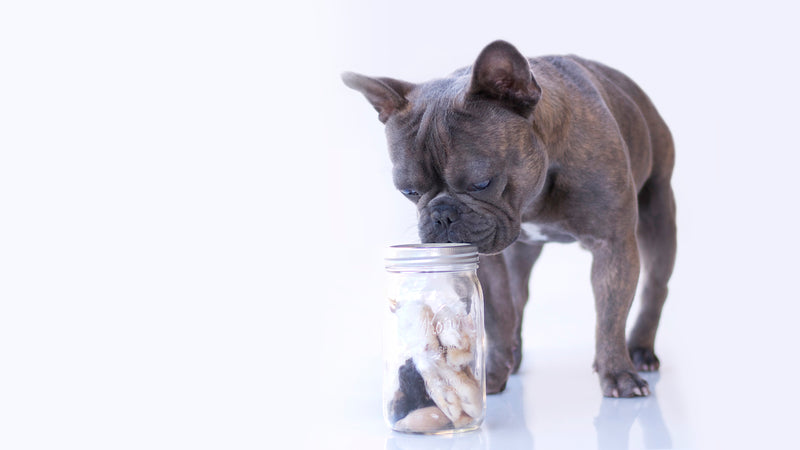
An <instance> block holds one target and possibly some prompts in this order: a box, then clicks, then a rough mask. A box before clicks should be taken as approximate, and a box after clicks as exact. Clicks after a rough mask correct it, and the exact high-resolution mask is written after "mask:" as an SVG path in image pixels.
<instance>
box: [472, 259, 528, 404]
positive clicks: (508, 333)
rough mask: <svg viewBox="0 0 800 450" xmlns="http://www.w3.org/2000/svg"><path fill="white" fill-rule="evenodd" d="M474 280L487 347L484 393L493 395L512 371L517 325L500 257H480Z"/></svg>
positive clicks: (506, 269) (506, 273) (517, 319)
mask: <svg viewBox="0 0 800 450" xmlns="http://www.w3.org/2000/svg"><path fill="white" fill-rule="evenodd" d="M478 279H479V280H480V282H481V286H482V287H483V299H484V313H485V315H484V323H485V324H486V341H487V346H488V348H487V355H486V392H487V393H488V394H496V393H498V392H502V391H503V389H505V388H506V382H507V381H508V377H509V376H510V375H511V372H512V371H513V370H514V366H515V360H514V342H515V332H516V326H517V323H518V322H519V317H518V315H517V311H516V309H515V308H514V302H513V301H512V298H511V287H510V283H509V276H508V267H507V266H506V262H505V259H504V258H503V255H502V254H496V255H481V259H480V265H479V267H478Z"/></svg>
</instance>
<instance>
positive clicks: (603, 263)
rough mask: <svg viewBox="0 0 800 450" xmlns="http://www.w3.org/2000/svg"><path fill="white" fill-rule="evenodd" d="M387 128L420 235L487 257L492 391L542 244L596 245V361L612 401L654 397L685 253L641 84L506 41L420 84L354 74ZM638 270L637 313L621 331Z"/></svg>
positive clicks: (507, 357) (515, 356)
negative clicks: (651, 381) (667, 304)
mask: <svg viewBox="0 0 800 450" xmlns="http://www.w3.org/2000/svg"><path fill="white" fill-rule="evenodd" d="M342 78H343V80H344V83H345V84H346V85H347V86H348V87H351V88H353V89H355V90H357V91H360V92H361V93H362V94H363V95H364V96H365V97H366V99H367V100H368V101H369V102H370V103H371V104H372V106H373V107H374V108H375V109H376V110H377V112H378V119H379V120H380V121H381V122H383V123H384V124H385V129H386V136H387V141H388V148H389V155H390V159H391V162H392V167H393V170H392V172H393V179H394V180H393V181H394V184H395V186H396V187H397V189H398V190H399V191H400V193H402V195H404V196H405V197H407V198H408V199H409V200H411V201H412V202H414V203H415V204H416V207H417V211H418V213H419V236H420V239H421V240H422V242H467V243H471V244H474V245H476V246H477V248H478V251H479V252H480V253H481V259H480V267H479V269H478V278H479V280H480V282H481V284H482V286H483V289H484V298H485V322H486V334H487V342H488V352H487V392H489V393H497V392H501V391H502V390H503V389H505V385H506V382H507V380H508V377H509V376H510V374H512V373H514V372H516V371H517V370H518V369H519V367H520V361H521V357H522V348H521V345H522V338H521V323H522V313H523V309H524V307H525V304H526V302H527V300H528V293H529V279H530V273H531V269H532V267H533V265H534V263H535V262H536V259H537V258H538V257H539V255H540V253H541V251H542V246H543V245H544V244H545V243H547V242H576V241H577V242H578V243H579V244H580V245H581V246H582V247H583V248H585V249H587V250H588V251H590V252H591V253H592V267H591V283H592V288H593V293H594V298H595V309H596V328H595V341H596V342H595V360H594V366H593V367H594V369H595V371H596V372H597V374H598V375H599V378H600V385H601V388H602V392H603V395H605V396H607V397H634V396H644V395H648V394H649V393H650V390H649V387H648V384H647V382H646V381H645V380H643V379H642V377H640V376H639V374H638V371H655V370H658V368H659V364H660V363H659V359H658V358H657V357H656V354H655V352H654V350H653V347H654V342H655V337H656V328H657V327H658V323H659V320H660V316H661V310H662V306H663V305H664V301H665V299H666V297H667V282H668V281H669V278H670V276H671V274H672V270H673V266H674V262H675V253H676V226H675V200H674V196H673V192H672V187H671V182H670V180H671V176H672V170H673V166H674V145H673V140H672V136H671V134H670V131H669V129H668V128H667V125H666V124H665V123H664V120H663V119H662V118H661V116H660V115H659V113H658V112H657V111H656V108H655V107H654V106H653V104H652V102H651V101H650V99H649V98H648V97H647V95H646V94H645V93H644V92H643V91H642V89H640V88H639V86H637V85H636V84H635V83H634V82H633V81H632V80H631V79H630V78H628V77H627V76H625V75H623V74H622V73H621V72H619V71H617V70H615V69H612V68H610V67H608V66H605V65H603V64H600V63H598V62H594V61H590V60H587V59H583V58H580V57H578V56H574V55H569V56H544V57H538V58H531V59H528V58H525V57H524V56H523V55H522V54H521V53H520V52H519V51H518V50H517V49H516V48H515V47H514V46H512V45H511V44H509V43H508V42H505V41H495V42H492V43H490V44H489V45H488V46H486V47H485V48H484V49H483V50H482V51H481V52H480V54H479V55H478V57H477V59H476V60H475V62H474V64H473V65H472V66H470V67H466V68H463V69H460V70H457V71H455V72H454V73H452V74H451V75H449V76H447V77H445V78H441V79H436V80H433V81H429V82H425V83H419V84H415V83H410V82H406V81H400V80H396V79H392V78H373V77H367V76H364V75H359V74H355V73H350V72H347V73H344V74H343V75H342ZM640 268H641V269H643V274H644V275H643V278H644V279H643V283H644V285H643V289H642V291H641V295H642V308H641V311H640V312H639V315H638V317H637V319H636V323H635V326H634V328H633V329H632V331H631V333H630V336H628V338H627V341H626V336H625V326H626V321H627V316H628V311H629V309H630V307H631V303H632V301H633V297H634V294H635V292H636V289H637V283H638V281H639V275H640Z"/></svg>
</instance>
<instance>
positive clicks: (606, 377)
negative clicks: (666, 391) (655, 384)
mask: <svg viewBox="0 0 800 450" xmlns="http://www.w3.org/2000/svg"><path fill="white" fill-rule="evenodd" d="M600 385H601V386H602V388H603V395H604V396H606V397H644V396H646V395H650V386H649V385H648V384H647V381H645V380H643V379H642V378H641V377H640V376H639V375H638V374H637V373H636V372H634V371H630V370H623V371H619V372H613V373H606V374H600Z"/></svg>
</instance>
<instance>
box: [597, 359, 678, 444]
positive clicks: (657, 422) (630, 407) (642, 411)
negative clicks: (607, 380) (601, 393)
mask: <svg viewBox="0 0 800 450" xmlns="http://www.w3.org/2000/svg"><path fill="white" fill-rule="evenodd" d="M642 377H643V378H644V379H646V380H647V382H648V383H649V384H650V390H651V392H652V394H650V395H649V396H648V397H640V398H608V397H605V398H603V400H602V402H601V403H600V411H599V412H598V413H597V417H595V419H594V427H595V429H596V430H597V448H599V449H600V450H610V449H626V448H628V447H629V442H628V441H629V439H630V430H631V426H633V423H634V422H636V420H637V419H638V421H639V425H640V426H641V427H642V434H643V435H644V447H645V448H648V449H662V448H663V449H666V448H672V439H671V437H670V434H669V430H667V426H666V424H665V423H664V418H663V417H662V415H661V408H660V407H659V406H658V396H657V394H656V389H655V387H656V383H658V380H659V374H658V372H654V373H649V374H642Z"/></svg>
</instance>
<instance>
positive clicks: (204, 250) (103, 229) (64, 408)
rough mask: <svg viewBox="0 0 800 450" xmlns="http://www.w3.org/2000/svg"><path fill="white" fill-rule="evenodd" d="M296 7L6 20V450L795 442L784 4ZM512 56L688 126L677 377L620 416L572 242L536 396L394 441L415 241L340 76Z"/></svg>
mask: <svg viewBox="0 0 800 450" xmlns="http://www.w3.org/2000/svg"><path fill="white" fill-rule="evenodd" d="M273 3H274V4H275V6H266V5H267V4H269V3H268V2H239V1H232V2H202V3H198V2H188V1H186V2H180V1H158V2H156V1H139V2H129V3H127V4H123V3H120V2H113V3H108V2H85V1H84V2H81V1H78V2H68V3H63V2H14V3H11V2H5V3H3V5H2V6H0V61H2V63H0V64H2V69H0V448H3V449H25V448H35V449H41V448H80V449H91V448H103V449H105V448H116V449H121V448H277V447H281V448H347V449H354V448H366V449H374V448H390V449H391V448H448V449H449V448H453V449H456V448H459V449H460V448H492V449H514V448H536V449H548V448H559V449H560V448H581V449H583V448H626V444H627V448H670V447H671V448H695V449H706V448H776V447H788V446H791V445H793V443H794V442H796V438H795V436H794V433H793V431H794V429H795V428H796V424H797V422H798V419H799V418H800V416H798V412H797V408H798V401H800V396H798V387H797V386H798V385H797V383H796V382H795V381H794V377H795V376H796V374H797V369H798V362H797V359H796V358H795V357H794V355H795V354H796V353H797V350H796V344H797V342H798V338H799V337H800V335H799V334H798V327H797V325H796V324H797V317H798V313H800V307H799V306H798V302H797V300H798V293H797V287H796V283H795V279H796V273H795V272H796V271H797V267H798V265H797V262H796V259H795V258H796V257H797V254H798V250H800V249H799V248H798V244H797V241H796V238H795V235H796V234H797V232H796V230H795V228H796V225H797V223H798V222H797V215H796V212H795V211H796V204H797V199H796V196H797V194H798V188H797V184H796V179H797V173H798V170H799V169H798V162H800V157H798V150H800V149H798V144H797V137H796V129H797V121H798V114H797V110H796V105H797V104H798V103H799V101H800V98H798V90H797V89H796V83H797V80H798V79H800V72H799V71H798V68H797V66H796V61H795V59H796V58H795V53H796V51H795V50H796V48H795V47H796V42H799V41H800V40H798V35H797V32H796V29H795V27H794V25H795V24H794V23H793V21H792V20H793V18H794V17H796V14H795V13H794V12H792V11H790V10H789V9H787V7H785V6H782V5H783V4H784V3H783V2H773V1H764V2H759V3H758V4H757V5H750V6H746V5H738V4H736V3H735V2H734V3H733V4H732V3H731V2H702V3H698V2H669V3H668V4H667V3H665V4H663V5H650V4H649V3H642V2H622V3H621V2H602V3H597V2H579V3H567V2H547V3H544V2H541V3H537V4H530V6H522V5H521V4H520V3H517V2H514V3H513V5H512V4H511V3H506V2H500V1H497V2H491V4H488V3H479V2H463V1H462V2H454V3H452V4H449V5H445V4H444V3H443V2H431V1H424V2H422V1H406V2H403V3H402V4H400V3H390V2H373V1H348V2H337V4H336V6H334V5H333V3H334V2H330V3H327V2H325V3H323V2H314V3H311V4H300V3H296V4H279V3H276V2H273ZM497 38H504V39H507V40H509V41H511V42H513V43H514V44H515V45H516V46H517V47H518V48H520V50H521V51H523V52H524V53H525V54H528V55H540V54H548V53H576V54H579V55H582V56H585V57H589V58H594V59H597V60H600V61H603V62H605V63H607V64H610V65H612V66H615V67H617V68H619V69H621V70H623V71H625V72H626V73H628V74H629V75H631V76H632V77H633V78H634V79H635V80H637V81H638V82H639V83H640V84H641V85H642V86H643V87H644V89H645V90H646V91H647V92H648V93H649V94H650V96H651V97H652V99H653V100H654V102H655V104H656V105H657V106H658V108H659V109H660V111H661V112H662V114H663V116H664V117H665V119H666V120H667V122H668V123H669V125H670V126H671V128H672V130H673V133H674V135H675V139H676V142H677V166H676V170H675V178H674V185H675V190H676V195H677V202H678V211H679V233H680V234H679V255H678V262H677V267H676V272H675V275H674V278H673V282H672V284H671V292H670V296H669V299H668V302H667V305H666V308H665V311H664V316H663V323H662V327H661V330H660V333H659V337H658V342H657V351H658V353H659V356H660V357H661V360H662V363H663V366H662V367H663V369H662V371H661V374H660V376H659V377H658V379H657V380H656V379H655V378H651V382H652V384H653V386H654V389H653V390H654V392H655V395H654V396H652V397H650V398H647V399H643V400H604V399H602V398H601V396H600V390H599V386H598V383H597V381H596V379H595V376H594V375H593V374H592V373H591V369H590V367H591V360H592V348H593V342H592V336H593V326H594V324H593V320H594V319H593V311H592V298H591V289H590V287H589V281H588V278H589V276H588V267H589V264H590V259H589V256H588V254H586V253H585V252H582V251H581V250H580V249H579V248H578V247H576V246H556V245H551V246H548V247H546V248H545V251H544V254H543V256H542V258H541V261H540V263H539V264H538V265H537V267H536V268H535V271H534V280H533V285H532V289H533V301H532V303H531V305H530V307H529V309H528V311H527V321H526V323H525V330H524V340H525V361H524V365H523V370H522V373H521V374H519V375H517V376H515V377H514V378H513V379H512V381H511V382H510V384H509V388H508V391H507V392H505V393H503V394H502V395H499V396H493V397H491V398H490V399H489V409H488V417H487V421H486V423H485V425H484V426H483V427H482V429H481V431H479V432H477V433H473V434H470V435H464V436H458V437H455V438H452V439H447V438H421V437H408V436H402V435H397V434H392V433H390V432H388V431H387V429H386V428H385V426H384V425H383V423H382V420H381V417H380V402H379V395H380V372H381V371H380V364H381V363H380V354H381V348H380V338H379V337H380V324H381V321H380V318H381V308H382V302H383V300H382V296H383V294H382V289H383V278H382V274H383V270H382V266H381V253H382V249H383V247H384V246H386V245H389V244H395V243H400V242H406V241H409V240H414V239H415V238H416V237H415V222H416V218H415V213H414V211H413V207H412V205H411V204H410V203H409V202H408V201H406V200H405V199H403V198H402V196H401V195H400V194H398V193H397V192H395V191H394V188H393V187H392V185H391V177H390V165H389V160H388V156H387V154H386V148H385V142H384V137H383V134H382V128H381V125H380V123H379V122H378V121H377V117H376V116H377V115H376V113H375V112H374V111H372V109H371V108H370V107H369V105H368V104H367V103H366V102H365V101H364V100H363V98H361V97H360V95H359V94H357V93H355V92H353V91H350V90H348V89H346V88H345V87H344V86H343V85H342V83H341V82H340V80H339V78H338V74H339V72H341V71H344V70H353V71H358V72H363V73H366V74H372V75H387V76H394V77H398V78H404V79H408V80H411V81H420V80H426V79H430V78H434V77H437V76H440V75H443V74H446V73H448V72H449V71H451V70H453V69H455V68H457V67H460V66H463V65H466V64H470V63H471V62H472V61H473V60H474V58H475V56H476V55H477V53H478V52H479V51H480V49H481V48H482V47H483V46H484V45H485V44H486V43H488V42H490V41H491V40H494V39H497ZM634 308H635V307H634ZM278 443H280V444H278Z"/></svg>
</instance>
